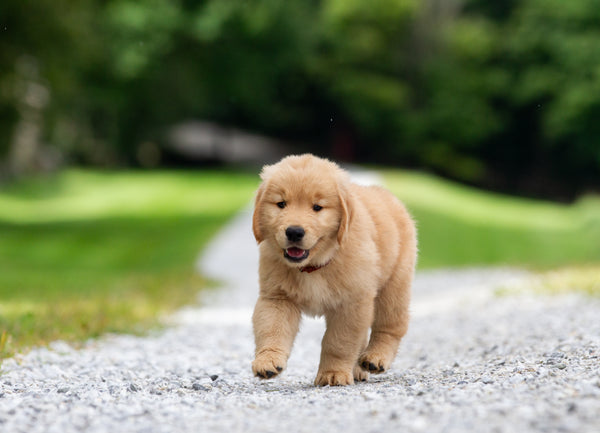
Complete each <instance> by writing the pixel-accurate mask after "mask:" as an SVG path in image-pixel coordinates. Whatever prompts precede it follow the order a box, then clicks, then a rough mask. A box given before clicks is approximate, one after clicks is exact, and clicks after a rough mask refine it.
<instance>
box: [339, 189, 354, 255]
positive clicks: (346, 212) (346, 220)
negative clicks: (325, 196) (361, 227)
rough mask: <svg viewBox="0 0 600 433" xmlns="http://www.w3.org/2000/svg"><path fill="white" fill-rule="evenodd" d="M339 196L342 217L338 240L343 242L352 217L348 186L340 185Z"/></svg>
mask: <svg viewBox="0 0 600 433" xmlns="http://www.w3.org/2000/svg"><path fill="white" fill-rule="evenodd" d="M338 197H339V199H340V207H341V210H342V218H341V220H340V227H339V228H338V233H337V241H338V244H341V243H342V241H343V240H344V236H345V235H346V232H347V231H348V226H349V225H350V217H351V216H352V213H351V208H350V203H349V201H350V200H349V193H348V188H346V186H342V185H338Z"/></svg>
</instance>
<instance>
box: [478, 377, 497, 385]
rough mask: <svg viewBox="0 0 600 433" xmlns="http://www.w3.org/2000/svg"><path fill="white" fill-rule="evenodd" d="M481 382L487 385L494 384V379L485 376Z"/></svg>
mask: <svg viewBox="0 0 600 433" xmlns="http://www.w3.org/2000/svg"><path fill="white" fill-rule="evenodd" d="M481 382H483V383H485V384H486V385H489V384H490V383H494V379H492V378H491V377H489V376H484V377H482V378H481Z"/></svg>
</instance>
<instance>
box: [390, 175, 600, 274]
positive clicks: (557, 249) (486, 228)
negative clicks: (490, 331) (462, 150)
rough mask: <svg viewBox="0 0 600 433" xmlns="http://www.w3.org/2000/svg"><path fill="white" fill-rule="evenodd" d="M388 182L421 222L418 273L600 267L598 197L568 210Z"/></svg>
mask: <svg viewBox="0 0 600 433" xmlns="http://www.w3.org/2000/svg"><path fill="white" fill-rule="evenodd" d="M383 175H384V179H385V182H386V184H387V186H388V187H389V188H390V189H391V190H392V191H393V192H394V193H395V194H396V195H397V196H398V197H400V198H401V199H402V200H403V201H404V202H405V203H406V205H407V206H408V208H409V209H410V211H411V213H412V214H413V216H414V217H415V219H416V221H417V225H418V228H419V250H420V254H419V267H420V268H421V269H423V268H434V267H448V266H479V265H512V266H520V267H530V268H535V269H548V268H550V267H557V266H567V265H581V264H593V263H598V262H600V198H599V197H594V196H588V197H585V198H583V199H581V200H579V201H578V202H576V203H574V204H572V205H565V204H557V203H552V202H545V201H538V200H531V199H523V198H515V197H508V196H503V195H500V194H493V193H489V192H484V191H480V190H477V189H474V188H469V187H465V186H462V185H458V184H454V183H451V182H448V181H445V180H441V179H439V178H436V177H433V176H430V175H427V174H423V173H415V172H404V171H392V170H388V171H384V172H383Z"/></svg>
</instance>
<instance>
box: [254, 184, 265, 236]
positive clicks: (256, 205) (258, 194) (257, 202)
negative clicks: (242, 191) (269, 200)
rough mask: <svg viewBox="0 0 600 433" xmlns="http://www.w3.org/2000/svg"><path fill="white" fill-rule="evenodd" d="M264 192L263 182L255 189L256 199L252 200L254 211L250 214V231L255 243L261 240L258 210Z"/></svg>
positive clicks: (259, 209)
mask: <svg viewBox="0 0 600 433" xmlns="http://www.w3.org/2000/svg"><path fill="white" fill-rule="evenodd" d="M264 194H265V184H264V182H263V183H262V184H261V185H260V187H259V188H258V190H257V191H256V199H255V201H254V213H253V214H252V232H253V233H254V239H256V243H258V244H260V243H261V242H262V241H263V235H262V232H261V230H260V211H261V207H262V200H263V195H264Z"/></svg>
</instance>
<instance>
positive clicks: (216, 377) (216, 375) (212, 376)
mask: <svg viewBox="0 0 600 433" xmlns="http://www.w3.org/2000/svg"><path fill="white" fill-rule="evenodd" d="M218 378H219V375H218V374H213V375H211V376H210V380H212V381H213V382H214V381H215V380H217V379H218Z"/></svg>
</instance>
